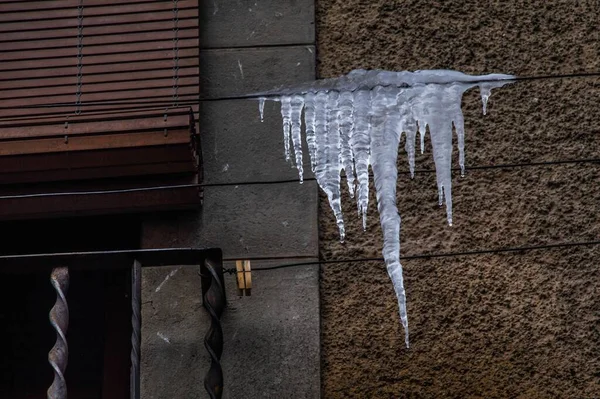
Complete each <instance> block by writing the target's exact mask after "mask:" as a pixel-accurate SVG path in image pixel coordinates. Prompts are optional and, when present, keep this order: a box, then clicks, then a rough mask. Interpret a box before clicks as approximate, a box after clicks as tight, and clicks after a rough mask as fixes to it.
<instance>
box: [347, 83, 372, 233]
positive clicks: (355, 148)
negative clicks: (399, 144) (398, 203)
mask: <svg viewBox="0 0 600 399" xmlns="http://www.w3.org/2000/svg"><path fill="white" fill-rule="evenodd" d="M370 109H371V93H370V92H369V91H367V90H359V91H356V92H355V93H354V110H353V113H352V116H353V119H354V134H353V135H352V156H353V158H354V164H355V167H356V178H357V180H358V188H357V196H356V204H357V205H358V213H359V214H361V215H362V222H363V230H366V229H367V208H368V206H369V162H370V158H369V154H370V145H371V144H370V143H371V138H370V136H371V129H370V128H371V125H370V122H369V112H370V111H369V110H370Z"/></svg>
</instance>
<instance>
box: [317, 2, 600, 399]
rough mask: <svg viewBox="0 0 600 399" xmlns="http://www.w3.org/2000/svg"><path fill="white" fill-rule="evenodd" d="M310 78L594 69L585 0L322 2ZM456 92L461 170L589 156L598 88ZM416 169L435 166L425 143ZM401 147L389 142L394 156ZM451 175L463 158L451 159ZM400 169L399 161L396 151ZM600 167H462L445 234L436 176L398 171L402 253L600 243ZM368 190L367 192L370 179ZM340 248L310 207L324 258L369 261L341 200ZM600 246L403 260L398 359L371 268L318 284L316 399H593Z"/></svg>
mask: <svg viewBox="0 0 600 399" xmlns="http://www.w3.org/2000/svg"><path fill="white" fill-rule="evenodd" d="M316 7H317V8H316V19H317V55H318V73H319V77H332V76H337V75H340V74H343V73H347V72H348V71H350V70H352V69H355V68H381V69H388V70H417V69H436V68H447V69H456V70H460V71H463V72H466V73H477V74H483V73H492V72H499V73H513V74H517V75H534V74H535V75H543V74H562V73H573V72H586V71H587V72H590V71H598V70H599V69H600V40H599V39H600V36H599V31H598V29H597V26H598V15H599V13H600V4H599V3H598V2H595V1H553V2H529V1H503V2H497V1H496V2H492V1H470V0H468V1H463V0H457V1H443V2H442V1H390V0H373V1H368V2H366V1H360V0H319V1H318V2H317V6H316ZM478 97H479V93H478V92H476V91H475V90H473V91H471V92H469V93H467V94H466V95H465V97H464V100H463V112H464V115H465V130H466V157H467V166H468V165H472V166H475V165H497V164H511V163H524V162H542V161H552V160H570V159H582V158H600V134H599V133H600V132H599V130H600V128H599V126H600V107H598V104H599V103H600V101H599V100H600V79H598V78H586V79H581V78H578V79H563V80H558V79H554V80H536V81H530V82H525V83H519V84H514V85H511V86H507V87H505V88H502V89H500V90H497V91H496V92H494V94H493V95H492V98H491V101H490V105H489V108H488V115H487V116H485V117H484V116H482V115H481V104H480V103H479V98H478ZM427 144H428V146H427V148H426V153H425V155H422V156H420V157H419V158H418V159H417V168H418V169H429V170H431V169H432V164H433V162H432V159H431V148H430V146H429V143H427ZM402 146H403V144H402V143H401V147H402ZM455 166H457V162H455ZM399 167H400V170H401V171H407V170H408V166H407V161H406V156H405V155H404V154H402V155H401V156H400V159H399ZM599 173H600V164H598V163H579V164H562V165H546V166H529V167H510V168H500V169H493V170H472V171H471V172H467V176H466V177H465V178H460V177H459V176H456V177H455V178H454V180H453V194H454V226H453V227H452V228H449V227H448V226H447V225H446V224H445V211H444V209H440V208H438V206H437V191H436V187H435V176H434V174H432V173H419V174H417V176H416V177H415V179H414V180H410V178H409V176H408V175H407V174H400V176H399V179H398V206H399V210H400V214H401V215H402V232H401V244H402V253H403V254H404V255H415V254H421V253H439V252H460V251H471V250H479V249H494V248H503V247H513V246H528V245H540V244H550V243H559V242H580V241H587V240H597V239H598V238H599V237H600V221H599V216H598V214H599V212H598V211H599V203H598V199H599V198H600V186H599V182H600V179H599V177H600V174H599ZM371 193H373V187H371ZM343 201H344V206H345V207H344V215H345V220H346V223H347V224H348V227H347V229H346V232H347V239H346V243H345V244H340V243H339V242H338V241H337V228H336V226H335V222H334V219H333V216H332V214H331V210H330V208H329V206H328V204H327V203H326V199H325V198H324V197H321V202H320V208H319V218H320V226H319V227H320V239H321V241H320V251H321V256H322V258H324V259H326V260H332V259H345V258H357V257H378V256H380V252H381V248H382V240H381V229H380V228H379V226H378V215H377V211H376V207H375V204H374V195H373V194H371V207H370V210H369V215H370V219H369V226H368V229H367V232H365V233H363V232H362V230H361V227H360V222H359V220H358V217H357V214H356V208H355V206H354V204H353V203H352V202H351V201H350V199H349V197H348V195H345V198H343ZM599 255H600V246H597V245H596V246H593V245H590V246H576V247H570V248H556V249H546V250H537V251H527V252H515V253H501V254H486V255H479V256H458V257H448V258H427V259H415V260H405V261H404V262H403V265H404V268H405V283H406V288H407V295H408V311H409V324H410V328H411V343H412V347H411V349H410V350H406V349H404V346H403V334H402V332H401V328H400V323H399V321H398V316H397V305H396V300H395V297H394V294H393V290H392V286H391V283H390V281H389V279H388V277H387V274H386V271H385V268H384V265H383V264H382V262H370V263H347V264H332V265H325V266H323V268H322V274H321V279H322V281H321V290H322V293H321V295H322V299H321V301H322V302H321V306H322V308H321V309H322V356H323V364H322V367H323V396H324V397H326V398H366V397H369V398H370V397H373V398H404V397H419V398H421V397H423V398H443V397H448V398H454V397H456V398H547V397H560V398H583V397H600V356H599V355H598V353H600V299H598V298H599V296H598V293H599V290H600V288H599V287H600V267H599V266H598V256H599Z"/></svg>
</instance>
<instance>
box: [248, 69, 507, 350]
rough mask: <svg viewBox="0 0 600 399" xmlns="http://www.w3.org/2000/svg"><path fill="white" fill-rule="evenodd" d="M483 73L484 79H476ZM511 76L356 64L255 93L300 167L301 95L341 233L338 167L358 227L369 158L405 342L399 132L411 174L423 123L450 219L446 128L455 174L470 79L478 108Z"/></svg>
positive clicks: (318, 170) (315, 162) (313, 151)
mask: <svg viewBox="0 0 600 399" xmlns="http://www.w3.org/2000/svg"><path fill="white" fill-rule="evenodd" d="M482 80H484V81H485V82H484V83H479V82H481V81H482ZM513 81H514V77H513V76H511V75H499V74H492V75H485V76H469V75H465V74H463V73H460V72H456V71H445V70H432V71H416V72H407V71H403V72H388V71H379V70H377V71H366V70H355V71H352V72H350V73H349V74H348V75H346V76H342V77H340V78H335V79H326V80H321V81H317V82H309V83H306V84H303V85H298V86H296V87H292V88H283V89H277V90H272V91H270V92H263V93H260V94H256V96H257V97H260V98H259V101H260V102H261V103H260V104H259V109H260V112H261V120H262V113H263V107H264V99H265V97H263V96H269V97H268V99H271V100H274V101H281V115H282V118H283V134H284V143H285V144H284V146H285V152H286V159H289V153H290V149H289V147H290V131H291V139H292V142H293V146H294V155H295V161H296V165H298V167H299V169H300V168H301V167H302V152H301V146H300V144H299V141H300V128H301V126H300V121H299V120H300V118H301V112H302V102H304V120H305V125H306V142H307V145H308V151H309V155H310V158H311V167H312V169H313V171H314V173H315V176H316V179H317V182H318V184H319V186H320V187H321V188H322V189H323V191H324V192H325V193H326V194H327V197H328V199H329V204H330V206H331V209H332V210H333V213H334V215H335V218H336V222H337V225H338V228H339V230H340V238H341V240H342V241H343V240H344V235H345V231H344V222H343V218H342V211H341V203H340V182H341V179H340V172H341V170H342V168H343V169H344V170H345V173H346V176H347V177H348V185H349V189H350V193H351V194H352V193H353V191H356V203H357V208H358V212H359V214H361V215H362V220H363V229H366V221H367V208H368V199H369V164H371V166H372V169H373V174H374V180H375V188H376V197H377V208H378V210H379V219H380V222H381V226H382V230H383V238H384V245H383V256H384V259H385V263H386V266H387V270H388V274H389V275H390V278H391V279H392V282H393V284H394V290H395V292H396V296H397V298H398V306H399V313H400V319H401V321H402V325H403V326H404V330H405V334H406V338H405V339H406V345H407V346H408V344H409V341H408V318H407V314H406V293H405V290H404V282H403V277H402V266H401V264H400V216H399V214H398V209H397V206H396V178H397V169H396V159H397V156H398V144H399V142H400V136H401V134H402V132H404V133H405V134H406V146H405V149H406V152H407V154H408V160H409V168H410V171H411V176H413V175H414V171H415V147H416V135H417V131H418V133H419V136H420V148H421V153H423V152H424V150H425V133H426V130H427V127H429V134H430V136H431V144H432V147H433V158H434V162H435V169H436V179H437V186H438V197H439V204H440V206H441V205H442V204H443V202H444V200H445V202H446V213H447V219H448V224H450V225H452V179H451V178H452V173H451V172H452V169H451V161H452V133H453V130H456V135H457V142H458V149H459V164H460V168H461V174H464V168H465V156H464V146H465V131H464V118H463V114H462V110H461V99H462V95H463V93H464V92H465V91H466V90H468V89H470V88H471V87H474V86H479V88H480V91H481V99H482V103H483V113H484V114H485V113H486V112H487V102H488V99H489V97H490V94H491V90H492V89H493V88H496V87H501V86H503V85H505V84H507V83H511V82H513ZM338 93H342V94H341V95H339V94H338ZM274 96H281V97H274ZM302 96H304V97H303V98H304V100H303V101H302ZM353 168H354V170H353ZM300 173H302V172H301V171H300ZM354 174H355V175H356V181H357V184H356V190H354V185H355V182H354V180H353V179H354V177H355V176H354Z"/></svg>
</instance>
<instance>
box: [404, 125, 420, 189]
mask: <svg viewBox="0 0 600 399" xmlns="http://www.w3.org/2000/svg"><path fill="white" fill-rule="evenodd" d="M404 131H405V132H406V144H405V146H404V150H405V151H406V154H407V155H408V168H409V170H410V178H411V179H414V178H415V144H416V139H417V125H416V124H414V125H413V126H410V125H408V126H406V127H405V128H404Z"/></svg>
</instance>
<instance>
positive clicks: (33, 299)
mask: <svg viewBox="0 0 600 399" xmlns="http://www.w3.org/2000/svg"><path fill="white" fill-rule="evenodd" d="M0 229H2V231H3V232H4V234H3V235H4V236H5V240H4V242H3V244H2V248H0V255H18V254H34V253H55V252H74V251H102V250H118V249H137V248H139V237H140V222H139V219H138V218H137V217H131V216H123V215H119V216H114V217H113V216H110V217H107V216H103V217H94V218H78V219H54V220H44V221H20V222H6V223H0ZM49 277H50V270H49V269H48V270H44V271H40V270H36V271H27V270H0V278H2V282H3V288H2V289H1V290H0V323H1V325H2V328H0V342H1V343H2V347H3V350H2V351H3V354H2V356H0V359H1V360H0V398H6V399H26V398H27V399H29V398H36V399H39V398H45V397H46V391H47V389H48V388H49V387H50V385H51V384H52V381H53V379H54V373H53V370H52V368H51V367H50V365H49V363H48V359H47V358H48V352H49V351H50V349H51V348H52V346H53V345H54V342H55V340H56V334H55V331H54V330H53V328H52V326H51V325H50V323H49V321H48V313H49V311H50V309H51V308H52V306H53V305H54V302H55V300H56V293H55V291H54V289H53V288H52V286H51V284H50V278H49ZM130 292H131V270H130V268H123V269H113V268H110V269H107V270H72V271H70V287H69V291H68V293H67V302H68V304H69V313H70V315H69V328H68V331H67V341H68V344H69V362H68V366H67V371H66V374H65V377H66V381H67V387H68V391H69V398H74V399H105V398H111V399H120V398H123V399H125V398H128V397H129V367H130V363H129V362H130V340H131V324H130V323H131V302H130V301H131V299H130Z"/></svg>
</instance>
